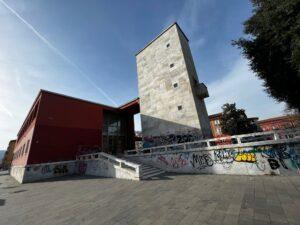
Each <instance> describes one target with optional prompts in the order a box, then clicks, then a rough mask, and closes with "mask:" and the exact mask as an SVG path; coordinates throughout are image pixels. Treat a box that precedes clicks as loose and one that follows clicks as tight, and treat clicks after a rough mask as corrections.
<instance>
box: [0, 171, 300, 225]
mask: <svg viewBox="0 0 300 225" xmlns="http://www.w3.org/2000/svg"><path fill="white" fill-rule="evenodd" d="M0 224H1V225H10V224H13V225H17V224H38V225H46V224H49V225H54V224H72V225H76V224H106V225H114V224H116V225H125V224H126V225H127V224H128V225H135V224H140V225H147V224H153V225H159V224H170V225H174V224H178V225H179V224H180V225H183V224H188V225H189V224H211V225H218V224H224V225H225V224H228V225H235V224H245V225H247V224H249V225H250V224H261V225H268V224H274V225H275V224H276V225H277V224H278V225H279V224H293V225H295V224H300V177H299V176H291V177H280V176H232V175H231V176H228V175H176V174H167V175H164V176H161V177H158V178H157V179H153V180H145V181H128V180H120V179H112V178H98V177H81V176H72V177H65V178H60V179H56V180H49V181H45V182H37V183H30V184H23V185H20V184H18V183H16V182H15V181H14V180H13V178H11V177H10V176H8V175H5V174H0Z"/></svg>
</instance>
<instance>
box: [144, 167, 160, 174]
mask: <svg viewBox="0 0 300 225" xmlns="http://www.w3.org/2000/svg"><path fill="white" fill-rule="evenodd" d="M156 171H161V170H159V169H157V168H149V169H146V170H142V173H143V174H145V173H151V172H156Z"/></svg>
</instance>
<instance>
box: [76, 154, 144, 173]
mask: <svg viewBox="0 0 300 225" xmlns="http://www.w3.org/2000/svg"><path fill="white" fill-rule="evenodd" d="M97 159H99V160H100V159H102V160H106V161H107V162H109V163H111V164H113V165H114V166H117V167H119V168H122V169H127V170H131V171H134V172H135V173H136V177H141V176H140V172H141V165H140V164H137V163H132V162H129V161H126V160H124V159H120V158H117V157H115V156H112V155H109V154H106V153H104V152H97V153H91V154H85V155H79V156H76V160H84V161H88V160H97Z"/></svg>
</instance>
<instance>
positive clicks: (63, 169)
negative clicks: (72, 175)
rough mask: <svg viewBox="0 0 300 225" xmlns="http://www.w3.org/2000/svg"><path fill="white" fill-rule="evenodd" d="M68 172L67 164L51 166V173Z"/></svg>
mask: <svg viewBox="0 0 300 225" xmlns="http://www.w3.org/2000/svg"><path fill="white" fill-rule="evenodd" d="M68 172H69V170H68V166H67V165H56V166H55V167H54V168H53V174H66V173H68Z"/></svg>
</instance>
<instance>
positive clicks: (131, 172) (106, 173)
mask: <svg viewBox="0 0 300 225" xmlns="http://www.w3.org/2000/svg"><path fill="white" fill-rule="evenodd" d="M139 168H140V166H139V165H137V164H134V163H131V162H127V161H126V160H123V159H119V158H116V157H114V156H111V155H108V154H105V153H95V154H88V155H82V156H80V157H78V159H77V160H75V161H64V162H54V163H42V164H32V165H27V166H25V167H24V166H13V167H12V168H11V171H10V175H11V176H12V177H14V178H15V179H16V180H17V181H18V182H19V183H25V182H32V181H38V180H44V179H48V178H53V177H60V176H65V175H72V174H84V175H93V176H100V177H113V178H121V179H129V180H139V179H140V169H139Z"/></svg>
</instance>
